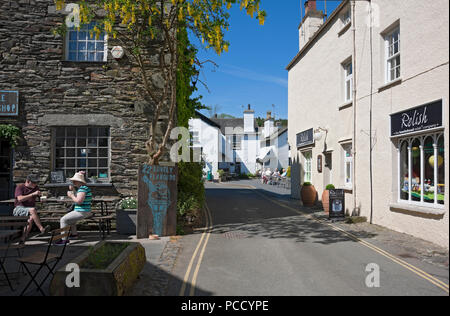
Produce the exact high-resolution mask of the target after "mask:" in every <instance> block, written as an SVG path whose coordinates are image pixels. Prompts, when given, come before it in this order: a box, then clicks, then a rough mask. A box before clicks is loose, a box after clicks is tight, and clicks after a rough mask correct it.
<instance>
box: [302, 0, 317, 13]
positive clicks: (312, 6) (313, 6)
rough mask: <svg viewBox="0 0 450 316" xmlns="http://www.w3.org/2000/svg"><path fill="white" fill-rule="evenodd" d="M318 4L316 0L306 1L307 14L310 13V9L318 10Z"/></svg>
mask: <svg viewBox="0 0 450 316" xmlns="http://www.w3.org/2000/svg"><path fill="white" fill-rule="evenodd" d="M316 10H317V5H316V0H307V1H306V2H305V15H306V14H308V12H309V11H316Z"/></svg>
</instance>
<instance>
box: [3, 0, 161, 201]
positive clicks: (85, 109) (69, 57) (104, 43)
mask: <svg viewBox="0 0 450 316" xmlns="http://www.w3.org/2000/svg"><path fill="white" fill-rule="evenodd" d="M64 19H65V15H64V13H63V12H61V11H59V12H57V11H56V9H55V5H54V2H53V0H40V1H36V0H21V1H15V0H14V1H13V0H2V1H1V2H0V94H1V93H3V95H4V96H3V97H4V98H5V96H6V98H11V96H12V98H13V99H14V93H16V94H17V95H18V104H17V105H18V112H17V113H7V111H6V107H5V109H4V111H2V112H0V124H12V125H14V126H18V127H20V129H21V133H22V137H21V141H20V143H19V145H18V146H17V147H16V148H14V149H13V148H10V147H9V144H8V143H7V142H4V141H2V143H1V145H2V148H1V157H2V158H0V159H2V170H1V172H0V177H1V179H0V186H1V192H2V196H1V197H0V200H2V199H5V198H10V197H13V187H14V184H17V183H20V182H22V181H24V179H25V177H26V175H27V174H29V173H36V174H39V175H40V187H41V188H43V189H44V190H50V191H51V192H52V190H53V194H55V195H58V194H59V193H58V191H57V190H58V188H61V191H64V190H65V189H66V187H67V186H66V185H63V184H58V183H52V182H55V181H52V178H51V173H52V172H58V171H59V172H62V175H63V176H64V178H68V177H71V176H72V175H73V174H74V172H76V171H79V170H86V172H87V175H88V177H89V178H90V179H91V180H92V182H97V183H91V184H90V186H91V187H92V188H94V194H100V195H120V196H136V193H137V171H138V166H139V164H140V163H142V162H144V161H145V160H146V151H145V144H144V142H145V141H146V140H147V139H148V133H149V128H148V127H149V122H148V121H147V119H146V117H145V116H144V115H143V110H142V102H141V101H140V97H139V94H138V92H137V87H138V85H139V83H138V80H136V79H135V74H137V73H138V72H139V69H137V68H134V67H133V65H132V63H131V61H130V59H129V58H128V57H127V54H125V55H124V56H123V58H121V59H114V58H113V57H112V55H111V48H112V47H114V46H116V45H118V43H116V42H115V40H114V39H112V38H108V37H107V36H106V35H104V34H102V35H101V36H100V37H99V38H95V36H94V38H91V37H90V36H89V30H90V29H92V27H93V25H92V24H91V25H85V26H82V27H81V29H80V30H77V29H69V31H68V32H67V34H66V35H65V36H59V35H54V34H53V33H52V29H53V28H54V27H56V26H57V25H58V24H61V23H63V21H64ZM155 51H156V50H155ZM149 62H150V64H151V65H152V66H154V67H155V68H154V69H155V71H154V74H153V75H152V80H154V82H153V84H154V86H155V90H156V89H158V87H159V88H161V79H160V78H161V76H159V75H158V71H157V65H158V60H157V58H156V55H150V56H149ZM6 98H5V100H6ZM5 102H6V101H5ZM5 102H3V103H4V105H5ZM0 105H1V104H0ZM60 175H61V174H60ZM56 178H57V174H55V179H56ZM55 179H54V180H55ZM63 193H64V192H63Z"/></svg>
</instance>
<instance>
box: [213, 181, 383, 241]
mask: <svg viewBox="0 0 450 316" xmlns="http://www.w3.org/2000/svg"><path fill="white" fill-rule="evenodd" d="M260 190H261V189H259V190H257V191H260ZM263 194H265V195H267V193H266V192H264V193H263ZM269 194H270V196H271V198H274V199H279V200H286V197H285V196H277V194H276V193H273V192H270V193H269ZM206 196H207V201H208V205H209V208H210V210H211V213H212V216H213V224H214V228H213V230H212V233H213V234H218V235H220V234H223V235H224V237H225V238H231V239H233V238H235V239H236V238H238V239H243V238H256V237H262V238H268V239H289V240H294V241H296V242H313V243H320V244H333V243H339V242H347V241H349V240H352V239H350V238H349V237H347V236H345V235H343V234H342V233H340V232H338V231H336V230H334V229H333V228H332V227H330V226H328V225H325V224H322V223H319V222H316V221H314V220H311V219H308V218H306V217H305V216H303V215H300V214H298V213H296V212H294V211H293V210H290V209H287V208H284V207H282V206H280V205H278V204H276V203H274V202H270V201H269V200H267V199H265V198H263V197H261V196H259V195H258V194H255V192H253V190H249V189H240V188H236V189H232V188H207V190H206ZM348 232H349V233H351V234H354V235H356V236H358V237H360V238H374V237H375V236H377V235H376V234H375V233H368V232H361V231H351V230H350V231H348Z"/></svg>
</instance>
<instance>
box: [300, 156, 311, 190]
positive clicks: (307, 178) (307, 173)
mask: <svg viewBox="0 0 450 316" xmlns="http://www.w3.org/2000/svg"><path fill="white" fill-rule="evenodd" d="M302 154H303V161H304V164H303V166H304V167H303V183H305V182H310V183H312V151H311V150H308V151H304V152H303V153H302ZM308 156H309V157H308Z"/></svg>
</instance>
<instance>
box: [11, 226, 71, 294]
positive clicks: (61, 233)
mask: <svg viewBox="0 0 450 316" xmlns="http://www.w3.org/2000/svg"><path fill="white" fill-rule="evenodd" d="M69 236H70V226H67V227H65V228H61V229H56V230H54V231H52V232H51V237H50V239H49V242H48V246H47V251H45V252H42V251H37V252H35V253H33V254H32V255H30V256H27V257H24V258H20V259H17V261H18V262H20V264H21V265H22V266H23V267H24V269H25V270H26V271H27V274H28V275H29V276H30V278H31V280H30V281H29V282H28V284H27V285H26V286H25V288H24V289H23V291H22V293H20V296H23V295H24V293H25V291H26V290H27V289H28V288H29V287H30V285H31V283H34V284H35V285H36V286H37V291H39V292H41V294H42V295H43V296H45V293H44V291H42V285H44V283H45V281H46V280H47V279H48V277H49V276H50V275H54V272H53V271H54V270H55V268H56V266H57V265H58V263H59V261H61V259H62V258H63V256H64V252H65V250H66V246H67V244H64V246H63V248H62V251H60V253H59V254H56V253H51V252H50V250H51V248H52V246H53V243H55V242H56V241H59V240H61V239H63V238H66V239H67V238H69ZM54 247H58V246H54ZM50 264H53V265H52V266H51V267H50ZM27 265H30V266H39V268H38V269H37V270H36V272H34V274H32V273H31V271H30V269H29V268H28V266H27ZM44 267H46V268H47V270H48V273H47V275H46V276H45V278H44V279H43V280H42V281H41V283H39V284H38V282H37V281H36V277H37V276H38V275H39V272H41V270H42V269H43V268H44Z"/></svg>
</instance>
